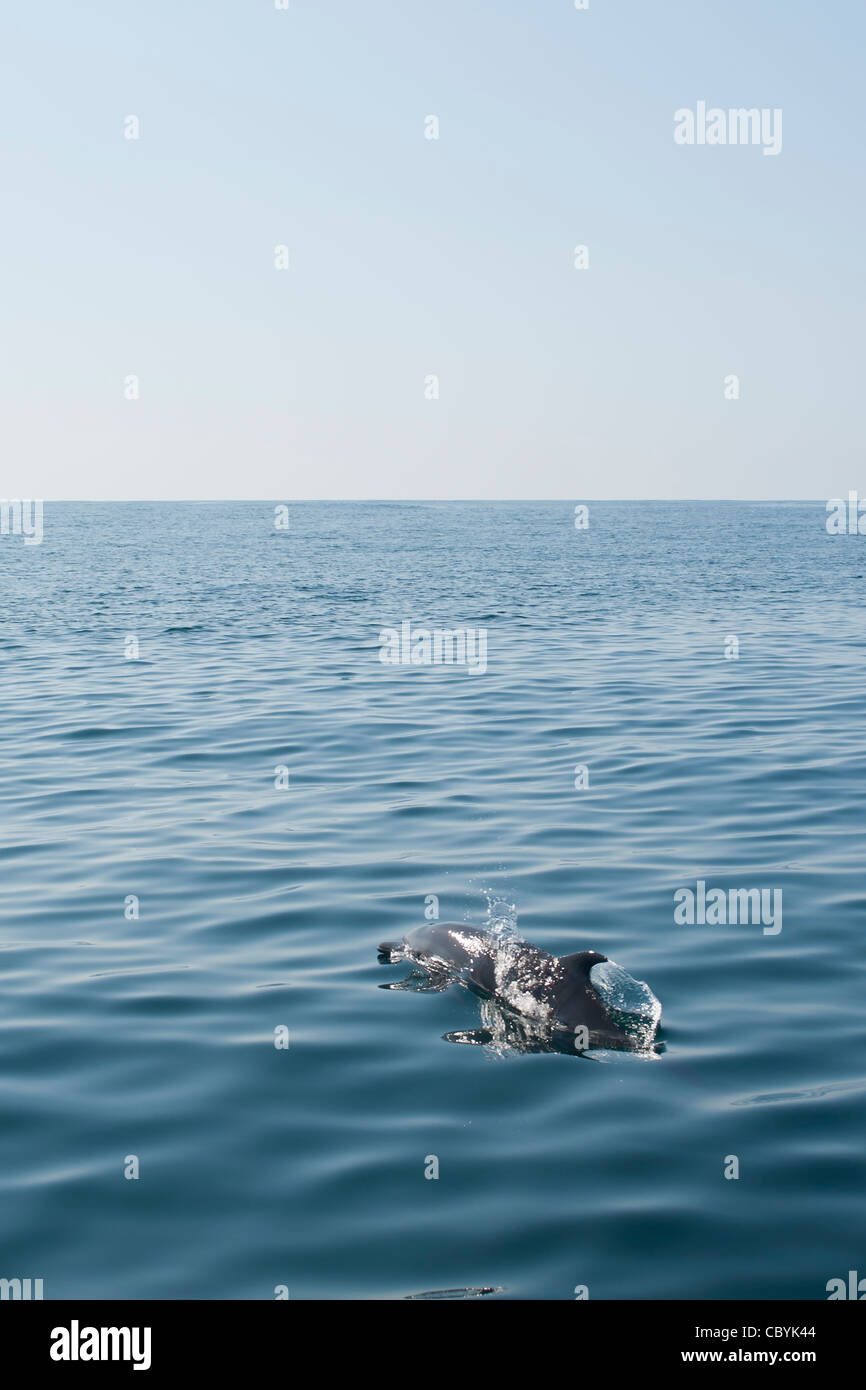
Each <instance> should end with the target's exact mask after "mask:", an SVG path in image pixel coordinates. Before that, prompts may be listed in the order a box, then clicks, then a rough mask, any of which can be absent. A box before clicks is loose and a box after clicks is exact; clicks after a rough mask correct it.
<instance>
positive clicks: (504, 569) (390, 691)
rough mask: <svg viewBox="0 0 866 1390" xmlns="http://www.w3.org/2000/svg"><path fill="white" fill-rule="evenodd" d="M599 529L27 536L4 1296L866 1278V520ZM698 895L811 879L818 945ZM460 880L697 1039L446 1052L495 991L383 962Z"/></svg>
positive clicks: (88, 509) (238, 526)
mask: <svg viewBox="0 0 866 1390" xmlns="http://www.w3.org/2000/svg"><path fill="white" fill-rule="evenodd" d="M572 513H573V507H572V505H571V504H568V503H557V502H544V503H491V504H487V503H473V504H456V503H440V502H431V503H422V502H417V503H391V504H389V503H345V504H313V503H309V504H298V505H293V506H292V507H291V509H290V526H289V529H288V530H277V529H276V528H275V526H274V511H273V506H272V505H271V504H267V503H261V504H258V503H238V504H230V503H209V504H208V503H201V504H199V503H188V504H168V503H164V504H159V503H137V504H119V503H118V504H90V503H88V504H85V503H67V504H59V503H58V504H46V509H45V521H44V527H45V534H44V541H43V543H42V544H41V545H34V546H25V545H24V544H23V542H22V538H21V537H16V536H14V535H9V536H3V537H0V574H2V584H3V623H2V629H0V635H2V645H0V658H2V692H3V739H2V751H0V813H2V824H3V833H2V859H0V1277H5V1278H14V1277H31V1278H42V1279H43V1281H44V1294H45V1297H46V1298H48V1299H51V1298H73V1297H86V1298H124V1299H130V1298H172V1299H186V1298H217V1299H230V1298H242V1299H271V1298H273V1297H274V1291H275V1289H276V1288H277V1287H278V1286H285V1287H287V1288H288V1290H289V1291H290V1296H291V1298H292V1299H312V1298H325V1299H350V1298H360V1299H399V1298H404V1297H410V1296H418V1295H421V1294H437V1295H440V1296H442V1295H443V1294H444V1293H445V1291H452V1293H451V1295H450V1296H457V1295H459V1293H460V1291H474V1290H480V1289H492V1290H495V1291H496V1292H494V1293H492V1294H490V1295H489V1296H490V1297H493V1298H505V1299H507V1298H528V1299H570V1298H573V1297H574V1290H575V1288H576V1286H580V1285H585V1286H587V1288H588V1290H589V1296H590V1298H591V1299H640V1298H649V1299H671V1298H680V1297H691V1298H700V1299H721V1298H756V1299H769V1298H782V1299H794V1298H803V1299H824V1298H826V1284H827V1281H828V1280H829V1279H831V1278H835V1277H840V1276H841V1277H845V1276H846V1275H847V1271H848V1270H849V1269H857V1270H859V1271H860V1272H861V1273H862V1274H866V1241H864V1212H866V1195H864V1194H866V1183H864V1177H866V1173H864V1155H866V1111H864V1099H866V1017H864V951H863V945H862V932H863V924H864V907H866V888H864V858H866V839H864V828H866V754H864V740H863V729H864V722H866V679H864V677H866V618H864V608H863V591H864V578H866V538H864V537H858V536H829V535H828V534H827V533H826V530H825V526H824V521H825V510H824V506H823V503H820V502H818V503H813V504H807V503H787V504H740V503H661V502H659V503H637V502H635V503H595V504H591V505H590V525H589V528H588V529H587V530H576V529H575V527H574V525H573V515H572ZM404 620H409V621H411V622H412V623H413V625H416V626H424V625H426V626H432V627H446V628H459V627H467V626H474V627H479V626H480V627H484V628H485V629H486V630H487V634H488V638H487V640H488V659H487V670H486V671H485V672H484V673H483V674H482V673H473V672H470V671H469V670H468V669H466V668H465V667H463V668H461V667H458V666H445V665H440V666H426V667H420V666H419V667H403V666H396V667H395V666H388V665H385V664H383V663H382V661H380V659H379V652H380V646H379V633H380V630H381V629H383V628H385V627H399V625H400V623H401V622H403V621H404ZM732 636H734V637H736V638H737V639H738V642H739V655H738V657H737V658H736V659H732V658H731V657H730V656H729V655H726V651H727V652H730V651H731V643H730V642H729V640H728V639H729V638H730V637H732ZM131 637H134V638H136V639H137V642H138V658H137V659H129V658H128V656H127V652H128V651H133V652H134V647H133V646H131V644H130V643H129V640H128V639H129V638H131ZM578 765H584V766H585V767H586V768H587V770H588V778H589V783H588V785H586V786H583V787H582V788H576V787H575V768H576V767H577V766H578ZM279 767H283V768H285V769H287V774H283V776H282V778H280V775H279V774H278V773H277V771H276V769H277V768H279ZM286 780H287V781H288V786H278V785H277V784H276V783H277V782H278V781H286ZM699 879H700V880H704V881H705V882H706V883H707V885H708V888H710V887H723V888H725V889H728V888H744V889H748V888H753V887H757V888H769V889H778V890H781V892H782V895H783V921H782V930H781V931H779V932H777V933H775V934H771V933H768V932H765V931H764V930H763V927H762V925H761V924H760V923H757V924H747V925H739V924H738V925H697V924H696V925H679V924H677V923H676V922H675V921H674V894H675V892H676V891H677V890H678V889H681V888H685V887H691V888H692V889H695V887H696V884H697V881H698V880H699ZM431 895H435V896H436V897H437V898H438V905H439V914H440V917H441V919H442V920H455V921H458V922H462V921H465V922H472V923H476V924H479V925H481V924H484V923H485V922H490V921H505V922H507V923H508V925H509V926H510V928H512V929H514V928H515V927H516V929H517V930H518V931H519V933H520V934H521V935H522V936H523V937H525V938H526V939H528V940H530V941H532V942H534V943H535V944H537V945H539V946H542V947H544V948H546V949H547V950H550V951H553V952H554V953H557V954H563V953H567V952H572V951H578V950H582V949H589V948H591V949H595V950H598V951H600V952H602V953H604V954H605V955H608V956H610V957H611V958H612V959H613V960H615V961H616V962H617V963H618V964H619V965H620V966H621V967H623V969H625V970H627V971H628V972H629V973H630V974H631V975H633V976H635V977H637V978H638V979H641V980H645V981H647V982H648V984H649V985H650V987H651V989H652V990H653V992H654V993H655V995H657V996H658V998H659V999H660V1000H661V1003H662V1006H663V1015H662V1028H663V1037H664V1044H665V1046H664V1051H663V1052H661V1053H660V1054H659V1055H658V1056H656V1057H654V1058H652V1059H649V1058H645V1057H636V1056H630V1055H628V1054H622V1055H611V1054H605V1055H604V1056H602V1057H594V1056H592V1054H590V1055H589V1056H588V1057H576V1056H569V1055H561V1054H558V1053H555V1052H554V1053H533V1052H522V1051H520V1050H519V1049H517V1048H513V1049H512V1048H509V1047H508V1046H507V1045H503V1046H498V1047H497V1046H467V1045H460V1044H458V1043H455V1042H453V1041H447V1040H445V1035H446V1034H449V1033H461V1032H465V1031H467V1030H472V1029H475V1028H477V1027H478V1026H479V1021H480V1005H479V1001H478V1000H477V999H475V998H474V997H473V996H472V995H470V994H468V993H465V992H461V991H460V990H459V989H450V990H445V991H442V992H435V991H431V992H413V991H410V990H406V991H401V990H393V989H381V988H379V986H380V985H382V984H384V983H388V982H394V981H396V980H398V979H399V978H400V972H399V970H395V969H394V968H392V967H386V966H382V965H380V964H379V963H378V962H377V954H376V947H377V944H378V943H379V942H380V941H381V940H383V939H386V938H398V937H400V936H401V935H402V933H403V932H404V931H405V930H407V929H408V928H410V927H413V926H416V925H418V924H419V923H421V922H423V920H424V912H425V904H426V903H427V901H428V899H429V898H430V897H431ZM133 896H134V897H135V898H137V899H138V904H139V907H138V912H139V915H138V917H135V916H132V915H129V914H130V913H131V912H132V911H133V909H134V905H133V907H129V906H128V903H129V902H130V900H131V898H132V897H133ZM280 1028H285V1029H287V1030H288V1038H289V1046H288V1048H277V1047H276V1046H275V1037H278V1036H279V1035H278V1034H275V1030H277V1029H280ZM133 1155H134V1156H136V1158H137V1162H138V1172H139V1176H138V1177H137V1178H127V1177H125V1176H124V1172H125V1170H127V1171H129V1169H130V1159H131V1156H133ZM431 1158H435V1159H436V1160H438V1172H439V1175H438V1178H428V1177H425V1172H428V1171H430V1169H431V1162H430V1160H431ZM732 1158H736V1159H737V1160H738V1164H739V1176H738V1177H737V1178H728V1177H726V1176H725V1171H726V1169H727V1170H728V1171H730V1170H731V1168H732V1163H731V1159H732Z"/></svg>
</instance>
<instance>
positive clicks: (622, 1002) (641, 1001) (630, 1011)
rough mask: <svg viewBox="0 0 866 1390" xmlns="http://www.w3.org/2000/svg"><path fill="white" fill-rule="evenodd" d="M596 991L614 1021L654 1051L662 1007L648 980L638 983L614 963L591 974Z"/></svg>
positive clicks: (593, 969) (602, 966) (593, 970)
mask: <svg viewBox="0 0 866 1390" xmlns="http://www.w3.org/2000/svg"><path fill="white" fill-rule="evenodd" d="M589 978H590V981H591V982H592V986H593V989H594V990H595V991H596V993H597V994H598V996H599V998H600V999H601V1000H602V1002H603V1003H604V1005H605V1006H606V1008H607V1010H608V1012H609V1013H610V1016H611V1018H612V1019H613V1020H614V1022H615V1023H616V1024H618V1025H619V1027H620V1028H622V1030H623V1032H624V1033H628V1035H629V1037H632V1038H634V1039H635V1041H636V1042H637V1043H638V1046H639V1047H640V1048H641V1049H644V1048H645V1049H650V1048H651V1045H652V1042H653V1039H654V1038H655V1035H656V1029H657V1027H658V1023H659V1019H660V1018H661V1016H662V1006H661V1004H660V1002H659V1000H658V999H656V997H655V995H654V994H653V992H652V990H651V989H650V987H649V985H648V984H647V983H646V982H645V981H644V980H636V979H634V977H633V976H632V975H629V973H628V971H626V970H623V968H622V966H620V965H617V963H616V961H614V960H606V961H603V962H602V963H601V964H599V965H594V966H593V967H592V969H591V970H590V972H589Z"/></svg>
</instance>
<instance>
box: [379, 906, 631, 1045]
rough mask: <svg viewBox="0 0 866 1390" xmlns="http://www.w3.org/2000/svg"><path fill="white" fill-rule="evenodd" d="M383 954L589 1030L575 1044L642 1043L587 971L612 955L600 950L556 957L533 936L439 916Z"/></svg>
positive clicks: (519, 1008) (515, 1008)
mask: <svg viewBox="0 0 866 1390" xmlns="http://www.w3.org/2000/svg"><path fill="white" fill-rule="evenodd" d="M379 959H380V962H382V963H387V964H395V963H397V962H398V961H409V962H411V963H412V964H413V965H417V966H420V967H422V969H424V970H425V971H427V972H428V974H430V975H431V976H433V977H434V978H435V977H437V976H440V977H443V978H445V979H446V981H450V980H452V979H453V980H457V981H458V982H459V983H461V984H463V985H465V986H466V987H467V988H468V989H470V990H472V991H473V993H475V994H477V995H479V996H480V997H481V998H482V999H492V1000H495V1001H496V1003H497V1004H499V1005H500V1006H502V1007H503V1008H505V1009H507V1010H509V1011H511V1012H513V1013H517V1014H522V1015H526V1016H528V1017H530V1018H534V1019H537V1020H539V1021H543V1022H547V1023H548V1025H549V1027H550V1028H551V1030H554V1029H558V1030H560V1031H564V1032H565V1033H566V1034H567V1035H569V1036H572V1037H573V1036H574V1035H575V1034H576V1032H577V1030H584V1029H585V1030H586V1032H585V1033H583V1032H581V1038H582V1044H581V1045H580V1046H578V1047H577V1048H576V1049H574V1050H578V1051H580V1050H583V1049H585V1048H586V1047H601V1048H628V1049H635V1047H636V1043H635V1039H634V1038H633V1037H632V1036H631V1035H630V1034H629V1033H627V1032H625V1030H624V1029H623V1028H621V1027H620V1025H619V1024H618V1023H617V1022H616V1021H615V1020H614V1019H613V1018H612V1017H611V1015H610V1013H609V1012H608V1010H607V1008H606V1007H605V1004H604V1002H603V1001H602V999H601V998H600V997H599V995H598V993H597V991H596V990H595V989H594V988H593V984H592V981H591V979H590V973H589V972H590V971H591V970H592V968H593V966H595V965H601V964H602V963H604V962H605V961H607V956H602V955H600V954H599V953H598V952H597V951H577V952H575V953H574V954H573V955H569V956H552V955H550V954H549V953H548V952H547V951H542V950H540V949H539V948H538V947H537V946H531V945H529V943H527V942H524V941H508V940H506V941H503V940H501V939H499V938H496V937H494V936H492V935H491V934H490V933H489V932H486V931H483V930H481V929H479V928H477V927H472V926H467V925H462V924H460V923H458V922H435V923H430V924H426V925H424V926H423V927H418V928H417V929H416V930H415V931H412V932H409V933H408V934H407V935H406V936H405V937H404V938H403V940H402V941H383V942H382V944H381V945H380V946H379ZM443 987H444V986H443ZM454 1040H460V1041H482V1042H483V1041H484V1038H483V1037H481V1036H478V1035H476V1036H474V1037H473V1036H470V1035H466V1036H463V1037H461V1038H459V1039H458V1038H456V1037H455V1038H454ZM556 1050H566V1049H564V1048H562V1047H557V1048H556ZM568 1050H572V1049H571V1048H568Z"/></svg>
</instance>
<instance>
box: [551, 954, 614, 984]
mask: <svg viewBox="0 0 866 1390" xmlns="http://www.w3.org/2000/svg"><path fill="white" fill-rule="evenodd" d="M558 960H559V963H560V965H562V966H564V967H565V969H566V971H567V972H568V974H569V975H572V976H574V975H578V976H580V977H581V978H582V979H584V980H586V981H587V982H588V981H589V972H590V970H591V969H592V967H593V966H594V965H601V963H602V961H606V960H607V956H601V955H599V953H598V951H575V952H574V954H573V955H570V956H559V957H558Z"/></svg>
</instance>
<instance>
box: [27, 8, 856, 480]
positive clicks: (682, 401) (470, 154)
mask: <svg viewBox="0 0 866 1390" xmlns="http://www.w3.org/2000/svg"><path fill="white" fill-rule="evenodd" d="M0 48H2V65H3V77H2V82H0V106H2V141H3V146H4V169H3V192H4V216H3V219H2V228H0V237H2V242H3V262H2V263H3V270H4V272H5V273H4V289H3V362H2V372H0V380H2V390H3V397H4V400H3V421H4V435H5V438H4V466H3V481H2V483H0V493H2V495H3V496H5V497H43V498H95V497H104V498H180V497H184V498H195V497H212V498H255V497H262V498H276V499H286V500H289V501H290V500H291V499H293V498H303V497H320V498H330V497H347V498H351V497H394V498H399V497H478V498H487V497H490V498H495V497H498V498H520V497H538V498H542V497H563V498H574V499H575V500H580V499H582V498H598V497H611V498H615V497H660V498H667V497H710V498H712V497H729V498H738V497H742V498H775V497H778V498H800V497H809V498H826V497H830V496H835V495H839V494H843V493H846V492H847V490H848V489H849V488H851V487H859V488H860V490H861V492H866V468H864V444H866V433H864V422H863V406H862V401H863V399H864V396H866V392H864V389H863V377H864V372H866V365H864V353H863V350H862V339H863V331H864V330H863V323H864V312H863V311H864V265H866V241H864V236H866V233H864V223H866V217H864V211H866V208H864V183H863V163H864V155H863V145H864V97H863V90H864V84H863V71H864V54H866V6H864V4H863V3H862V0H823V3H821V4H819V3H817V0H657V3H653V0H589V9H588V10H585V11H579V10H576V9H575V5H574V0H289V8H288V10H287V11H283V10H277V9H276V8H275V4H274V0H136V2H135V3H134V2H133V0H83V3H81V4H70V3H68V0H29V3H25V0H15V3H10V4H8V5H6V6H5V7H4V18H3V21H2V33H0ZM699 101H705V102H706V103H707V104H708V106H710V107H713V106H718V107H721V108H725V109H727V108H730V107H739V106H744V107H757V108H771V109H772V108H781V110H782V135H783V138H782V150H781V153H780V154H778V155H777V156H767V155H765V154H764V153H763V150H762V148H761V147H760V146H731V145H725V146H712V147H711V146H709V145H702V146H699V145H692V146H682V145H677V144H676V143H675V142H674V139H673V131H674V112H675V111H677V110H678V109H681V108H691V109H695V108H696V106H697V103H698V102H699ZM131 115H132V116H135V117H137V118H138V120H139V122H140V138H139V139H137V140H129V139H126V138H125V136H124V122H125V119H126V118H127V117H128V116H131ZM430 115H435V116H437V118H438V121H439V139H438V140H428V139H425V118H426V117H428V116H430ZM579 244H580V245H585V246H587V247H588V251H589V267H588V268H587V269H583V270H576V269H575V268H574V248H575V246H576V245H579ZM278 245H286V246H288V248H289V260H290V265H289V269H288V270H286V271H281V270H277V269H276V268H275V265H274V248H275V246H278ZM731 374H735V375H737V376H738V377H739V393H740V394H739V399H731V400H728V399H726V398H725V378H726V377H728V376H729V375H731ZM432 375H435V376H437V377H438V379H439V398H438V400H437V399H433V400H428V399H425V378H427V377H428V376H432ZM130 376H136V377H137V378H138V380H139V389H140V397H139V399H137V400H127V399H125V396H124V385H125V382H126V380H127V378H128V377H130Z"/></svg>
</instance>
